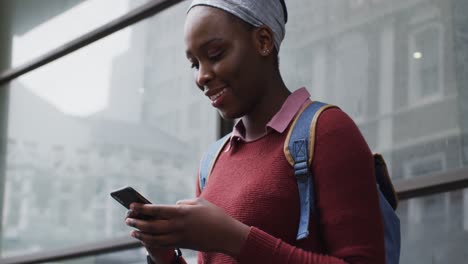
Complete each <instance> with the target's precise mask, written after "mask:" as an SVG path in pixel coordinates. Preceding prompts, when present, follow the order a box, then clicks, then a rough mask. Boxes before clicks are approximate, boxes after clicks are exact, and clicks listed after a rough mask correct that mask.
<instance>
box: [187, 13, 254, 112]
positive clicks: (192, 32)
mask: <svg viewBox="0 0 468 264" xmlns="http://www.w3.org/2000/svg"><path fill="white" fill-rule="evenodd" d="M254 31H255V29H249V28H248V26H247V25H246V24H244V23H243V22H242V21H240V20H238V19H237V18H235V17H234V16H231V15H230V14H228V13H226V12H224V11H222V10H219V9H216V8H212V7H206V6H197V7H194V8H192V9H191V10H190V12H189V13H188V15H187V20H186V23H185V44H186V54H187V58H188V60H189V61H190V63H191V65H192V68H193V71H194V75H195V82H196V84H197V86H198V87H199V88H200V89H201V90H202V91H203V92H204V93H205V95H206V96H207V97H208V98H209V99H210V100H211V102H212V105H213V106H214V107H216V108H217V109H218V111H219V112H220V114H221V116H222V117H223V118H226V119H234V118H240V117H242V116H244V115H248V114H249V113H250V112H251V111H252V110H253V108H254V107H255V105H256V103H257V102H258V100H259V98H261V96H262V94H263V91H262V89H263V88H262V87H261V85H260V84H261V82H260V81H259V79H260V78H259V76H261V72H262V67H261V66H262V58H261V54H260V53H259V52H258V49H257V48H256V45H255V37H254Z"/></svg>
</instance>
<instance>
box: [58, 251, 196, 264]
mask: <svg viewBox="0 0 468 264" xmlns="http://www.w3.org/2000/svg"><path fill="white" fill-rule="evenodd" d="M183 255H184V259H185V260H186V262H187V263H188V264H195V263H197V259H196V258H197V256H196V253H195V252H191V251H190V252H189V251H184V252H183ZM54 263H56V264H146V263H147V262H146V251H145V250H144V249H143V248H138V249H132V250H123V251H119V252H116V253H110V254H102V255H97V256H93V257H86V258H78V259H73V260H68V261H60V262H54Z"/></svg>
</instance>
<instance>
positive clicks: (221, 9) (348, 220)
mask: <svg viewBox="0 0 468 264" xmlns="http://www.w3.org/2000/svg"><path fill="white" fill-rule="evenodd" d="M286 20H287V11H286V7H285V5H284V2H283V1H280V0H229V1H223V0H196V1H193V2H192V5H191V6H190V9H189V12H188V15H187V18H186V24H185V43H186V48H187V49H186V54H187V58H188V60H189V61H190V63H191V64H192V68H193V69H194V72H195V81H196V84H197V86H198V87H199V88H200V89H201V91H202V92H203V93H204V94H205V95H206V96H207V97H208V98H209V99H210V100H211V103H212V105H213V106H214V107H215V108H216V109H217V110H218V111H219V113H220V114H221V116H222V117H223V118H227V119H235V118H240V120H239V122H238V123H237V124H236V126H235V128H234V131H233V134H232V136H231V138H230V139H229V142H228V143H227V144H226V145H225V147H224V149H223V151H222V152H221V154H220V156H219V158H218V160H217V162H216V166H215V167H214V168H213V171H212V173H211V176H210V181H209V182H208V184H207V186H206V188H205V189H204V190H203V192H201V190H200V188H198V189H197V196H198V198H197V199H193V200H185V201H180V202H178V203H177V204H176V205H174V206H170V205H166V206H164V205H141V204H133V205H132V207H131V208H132V209H131V211H130V212H129V216H128V218H127V219H126V223H127V224H128V225H130V226H133V227H135V228H136V230H135V231H133V232H132V236H133V237H135V238H137V239H139V240H140V241H141V243H142V244H143V245H144V246H145V247H146V248H147V250H148V253H149V256H150V257H149V262H150V263H151V262H154V263H173V261H174V260H175V259H176V258H177V257H176V256H174V250H173V249H174V248H176V247H182V248H190V249H194V250H198V251H199V252H200V253H199V263H362V264H364V263H372V264H375V263H385V260H384V258H385V256H384V239H383V227H382V219H381V216H380V212H379V204H378V196H377V190H376V188H375V180H374V176H373V160H372V154H371V152H370V150H369V148H368V146H367V144H366V143H365V141H364V139H363V137H362V135H361V134H360V132H359V130H358V128H357V127H356V125H355V124H354V123H353V122H352V120H351V119H350V118H349V117H348V116H347V115H346V114H344V113H343V112H342V111H341V110H339V109H337V108H335V109H330V110H327V111H325V112H324V113H322V115H321V116H320V119H319V121H318V124H317V135H316V143H315V157H314V162H313V164H312V166H311V170H312V171H313V174H314V181H315V189H316V190H315V192H316V196H317V208H318V210H319V212H320V213H319V223H314V219H313V217H311V219H310V226H309V229H310V235H309V236H308V237H307V238H306V239H303V240H299V241H298V240H296V233H297V223H298V219H299V198H298V190H297V185H296V179H295V178H294V174H293V169H292V168H291V166H290V165H289V164H288V162H287V161H286V159H285V157H284V153H283V143H284V141H285V137H286V133H287V130H288V127H289V125H290V123H291V120H292V119H293V118H294V116H295V114H296V113H297V112H298V111H299V109H300V108H301V106H302V105H303V104H305V103H306V102H308V101H309V100H310V99H309V94H308V92H307V90H305V88H301V89H299V90H296V91H295V92H294V93H291V92H290V91H289V90H288V88H287V87H286V85H285V84H284V82H283V80H282V78H281V75H280V73H279V69H278V51H279V49H280V45H281V41H282V40H283V37H284V34H285V30H284V26H285V23H286ZM139 215H148V216H151V217H152V219H153V220H139V219H138V216H139ZM180 262H181V263H183V262H184V261H183V259H180Z"/></svg>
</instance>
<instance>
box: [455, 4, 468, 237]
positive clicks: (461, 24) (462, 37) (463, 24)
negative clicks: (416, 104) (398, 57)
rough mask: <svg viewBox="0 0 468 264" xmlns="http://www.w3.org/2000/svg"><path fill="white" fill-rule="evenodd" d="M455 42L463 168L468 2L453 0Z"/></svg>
mask: <svg viewBox="0 0 468 264" xmlns="http://www.w3.org/2000/svg"><path fill="white" fill-rule="evenodd" d="M452 10H453V15H452V17H453V20H452V21H453V22H452V23H453V42H454V45H453V46H454V51H453V54H454V57H455V58H454V61H455V74H456V85H457V92H458V96H457V98H458V116H459V120H460V128H461V132H462V136H461V138H462V140H461V143H462V144H461V149H462V151H461V155H462V159H461V160H462V161H461V162H462V164H461V165H462V166H464V167H466V166H468V104H467V103H466V102H468V46H467V44H466V43H468V17H467V16H466V10H468V1H466V0H453V2H452ZM462 214H463V229H464V230H465V231H468V190H464V191H463V213H462Z"/></svg>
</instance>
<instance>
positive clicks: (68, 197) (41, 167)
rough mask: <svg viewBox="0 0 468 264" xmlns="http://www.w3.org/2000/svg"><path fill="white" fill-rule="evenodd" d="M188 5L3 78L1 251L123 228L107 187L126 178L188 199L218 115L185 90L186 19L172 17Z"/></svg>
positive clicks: (154, 192)
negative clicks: (7, 80) (5, 106)
mask: <svg viewBox="0 0 468 264" xmlns="http://www.w3.org/2000/svg"><path fill="white" fill-rule="evenodd" d="M187 4H188V3H183V4H180V5H177V6H175V7H173V8H171V9H168V10H166V11H165V12H164V13H163V14H161V15H157V16H155V17H153V18H151V19H147V20H145V21H143V22H141V23H139V24H136V25H134V26H131V27H128V28H126V29H124V30H121V31H119V32H117V33H114V34H112V35H111V36H109V37H107V38H104V39H102V40H100V41H98V42H96V43H94V44H91V45H89V46H86V47H84V48H82V49H80V50H79V51H77V52H74V53H72V54H70V55H68V56H66V57H64V58H62V59H60V60H57V61H54V62H52V63H50V64H47V65H46V66H43V67H41V68H39V69H37V70H35V71H32V72H31V73H29V74H26V75H24V76H22V77H20V78H18V79H16V80H14V81H13V82H11V83H10V85H9V92H10V99H9V116H8V117H9V122H8V133H7V136H8V142H9V144H8V146H7V157H8V159H7V170H6V176H5V186H6V188H5V195H4V196H5V200H4V201H5V202H4V203H3V204H4V206H3V212H4V215H3V218H4V221H3V225H2V232H0V233H1V234H2V237H1V238H2V243H1V245H2V254H3V256H4V257H5V256H12V255H19V254H25V253H32V252H37V251H43V250H49V249H56V248H60V247H70V246H74V245H78V244H83V243H87V242H96V241H100V240H103V239H110V238H113V237H116V236H125V235H128V233H129V230H130V229H129V228H128V227H126V226H125V225H124V222H123V219H124V217H125V209H124V208H123V207H122V206H120V204H118V203H117V202H115V201H114V200H112V199H111V197H110V195H109V193H110V192H111V191H112V190H114V189H117V188H119V187H122V186H126V185H131V186H133V187H134V188H135V189H137V190H138V191H140V192H141V193H142V194H143V195H145V196H146V197H148V198H149V199H150V200H151V201H154V202H157V203H171V204H172V203H175V202H176V201H177V200H179V199H183V198H190V197H193V196H194V194H195V182H196V175H197V168H198V164H199V158H200V157H201V154H202V152H203V151H204V150H205V148H206V147H207V145H208V144H209V143H211V142H212V141H214V140H215V138H216V131H217V130H216V127H215V126H216V119H217V114H216V112H215V110H214V109H213V108H212V107H211V105H210V103H209V101H208V100H207V99H206V98H205V96H203V94H202V93H196V94H194V93H192V92H191V90H195V91H197V90H198V88H197V87H196V86H195V83H194V80H193V76H192V72H191V69H190V65H189V63H188V61H187V59H186V58H185V52H184V51H185V50H184V43H183V33H182V32H183V20H174V19H170V18H172V17H174V16H182V14H184V13H185V11H186V8H187ZM161 32H165V33H164V35H162V33H161ZM194 106H196V107H194ZM192 119H193V121H192ZM201 124H202V125H201ZM45 236H47V239H44V237H45Z"/></svg>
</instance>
